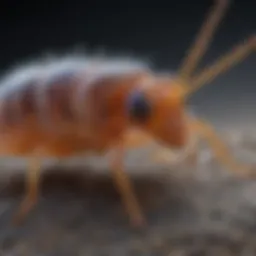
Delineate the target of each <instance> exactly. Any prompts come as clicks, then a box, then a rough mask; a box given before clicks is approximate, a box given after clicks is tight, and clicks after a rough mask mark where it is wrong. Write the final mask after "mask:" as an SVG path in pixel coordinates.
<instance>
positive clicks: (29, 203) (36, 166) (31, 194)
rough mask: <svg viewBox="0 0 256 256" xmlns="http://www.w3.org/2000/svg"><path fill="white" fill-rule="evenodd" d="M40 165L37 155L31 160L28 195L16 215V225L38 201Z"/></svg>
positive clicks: (27, 184)
mask: <svg viewBox="0 0 256 256" xmlns="http://www.w3.org/2000/svg"><path fill="white" fill-rule="evenodd" d="M40 166H41V164H40V161H39V159H38V158H36V157H35V158H32V159H31V160H30V161H29V166H28V169H27V174H26V175H27V177H26V195H25V198H24V199H23V201H22V203H21V205H20V207H19V210H18V213H16V214H15V215H14V218H13V224H14V225H19V224H20V223H21V222H22V221H23V220H24V218H25V217H26V215H27V214H28V213H29V212H30V211H31V210H32V208H33V207H34V205H35V204H36V203H37V200H38V187H39V178H40Z"/></svg>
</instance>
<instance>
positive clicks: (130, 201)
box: [111, 144, 146, 227]
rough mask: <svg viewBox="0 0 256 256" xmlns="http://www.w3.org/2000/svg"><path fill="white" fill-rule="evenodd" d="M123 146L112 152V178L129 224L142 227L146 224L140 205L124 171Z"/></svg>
mask: <svg viewBox="0 0 256 256" xmlns="http://www.w3.org/2000/svg"><path fill="white" fill-rule="evenodd" d="M124 150H125V147H124V144H121V145H119V146H117V148H116V149H115V151H114V158H113V162H112V169H111V171H112V177H113V179H114V182H115V184H116V186H117V189H118V190H119V193H120V194H121V197H122V200H123V202H124V205H125V207H126V209H127V212H128V215H129V218H130V221H131V224H132V225H133V226H134V227H142V226H144V225H145V224H146V221H145V219H144V216H143V214H142V210H141V207H140V204H139V202H138V200H137V198H136V195H135V192H134V189H133V186H132V184H131V181H130V178H129V177H128V176H127V174H126V173H125V171H124V168H123V158H124Z"/></svg>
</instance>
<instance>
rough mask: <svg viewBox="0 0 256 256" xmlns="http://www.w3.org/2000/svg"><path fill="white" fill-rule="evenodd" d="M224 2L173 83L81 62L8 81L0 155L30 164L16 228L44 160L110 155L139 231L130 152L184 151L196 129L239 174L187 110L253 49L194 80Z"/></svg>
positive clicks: (0, 98)
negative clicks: (195, 95)
mask: <svg viewBox="0 0 256 256" xmlns="http://www.w3.org/2000/svg"><path fill="white" fill-rule="evenodd" d="M225 3H226V2H225V1H219V2H218V4H217V7H216V9H214V11H213V12H212V14H211V15H210V18H209V19H208V23H206V26H205V27H204V29H202V31H201V34H200V35H199V37H198V38H199V39H198V40H197V41H196V43H195V46H196V47H195V48H194V50H193V49H192V50H191V53H190V54H188V60H185V61H184V65H183V66H182V67H181V71H180V74H178V75H177V76H175V77H171V76H166V75H162V74H155V73H154V72H153V71H152V70H151V69H150V68H148V67H147V66H144V65H141V64H139V63H136V62H126V61H111V60H108V59H104V58H103V59H100V58H99V59H88V60H86V59H82V58H77V59H64V60H62V61H61V60H59V61H55V62H45V63H41V64H34V65H32V66H31V67H27V68H25V69H24V70H20V71H16V72H13V73H11V74H10V75H9V76H7V77H6V78H5V79H4V80H3V82H2V87H1V88H0V140H1V146H0V153H1V154H2V155H15V156H28V157H30V158H31V161H30V162H29V163H30V165H31V166H30V167H29V168H28V176H27V177H28V178H27V181H28V182H27V184H28V187H27V189H28V191H27V194H26V198H25V199H24V201H23V202H22V205H21V208H20V211H19V212H18V214H17V215H16V217H15V221H16V222H19V221H21V220H22V219H23V218H24V216H25V215H26V214H27V213H28V211H29V210H30V209H31V208H32V207H33V205H34V204H35V202H36V200H37V195H38V186H39V169H40V161H41V159H42V158H43V157H47V156H55V157H59V158H61V157H67V156H71V155H75V154H78V153H80V152H88V151H94V152H97V153H104V152H106V151H108V150H111V149H112V150H113V153H114V158H113V161H112V167H111V171H112V175H113V178H114V181H115V183H116V185H117V187H118V189H119V191H120V193H121V196H122V198H123V200H124V204H125V206H126V208H127V211H128V213H129V216H130V219H131V223H132V224H134V225H137V226H138V225H142V224H143V223H145V219H144V217H143V214H142V211H141V209H140V205H139V203H138V202H137V199H136V197H135V195H134V193H133V189H132V185H131V183H130V181H129V178H128V177H127V175H126V174H125V172H124V171H123V167H122V158H123V157H124V152H125V149H127V148H128V147H136V146H137V145H142V144H144V143H146V142H149V141H151V140H157V141H159V142H160V143H162V144H163V145H165V146H167V147H169V148H174V147H176V148H184V147H186V145H187V144H188V142H189V139H190V136H191V131H192V132H195V133H198V134H200V135H203V136H204V137H205V138H206V139H208V141H209V142H210V143H211V145H212V146H213V148H214V149H215V152H216V154H217V156H218V157H220V159H221V160H222V161H224V162H225V163H226V164H228V165H229V166H230V167H232V168H233V167H234V168H235V169H237V165H236V163H235V162H234V161H233V160H232V158H230V157H229V155H228V153H227V152H226V151H225V150H223V145H222V143H221V141H219V140H218V138H217V137H216V136H215V133H214V132H213V131H212V130H211V127H210V126H209V125H208V124H206V123H205V122H203V121H200V120H197V119H192V118H191V117H190V116H189V115H188V113H187V112H186V109H185V104H186V99H187V98H188V97H189V95H190V94H191V93H192V92H193V91H195V90H196V89H198V88H199V87H200V86H202V85H204V84H205V83H207V82H209V81H211V80H212V79H213V78H214V77H216V76H217V75H218V74H220V73H221V72H223V71H224V70H226V69H227V68H229V67H230V66H232V65H233V64H234V63H235V62H237V61H238V60H240V59H242V58H243V57H245V56H246V55H248V54H249V53H250V52H251V51H252V50H255V36H252V37H250V39H249V40H248V41H246V42H245V43H243V44H241V45H239V46H238V47H237V48H236V49H235V50H234V51H233V52H232V53H230V54H228V55H226V56H224V58H222V59H221V60H220V61H218V62H217V63H216V64H214V65H212V66H210V67H209V68H206V70H203V71H202V72H200V73H199V74H198V75H197V76H194V77H191V73H192V70H193V69H194V66H195V63H196V62H198V60H199V57H200V55H202V52H203V51H204V50H205V49H206V46H207V43H208V42H209V39H210V35H211V33H210V32H211V31H213V29H214V27H215V26H216V23H217V22H218V20H219V18H220V16H221V13H222V12H223V10H224V9H225V6H226V5H225ZM137 131H142V133H137Z"/></svg>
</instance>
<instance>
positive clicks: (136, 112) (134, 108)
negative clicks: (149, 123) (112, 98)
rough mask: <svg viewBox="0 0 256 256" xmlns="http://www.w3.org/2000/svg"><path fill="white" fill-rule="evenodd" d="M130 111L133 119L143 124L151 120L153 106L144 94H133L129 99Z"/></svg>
mask: <svg viewBox="0 0 256 256" xmlns="http://www.w3.org/2000/svg"><path fill="white" fill-rule="evenodd" d="M128 111H129V115H130V117H131V118H132V119H134V120H136V121H139V122H141V121H145V120H147V119H148V118H149V116H150V112H151V106H150V103H149V101H148V99H147V98H146V97H145V96H144V95H143V93H141V92H133V93H132V94H131V95H130V96H129V98H128Z"/></svg>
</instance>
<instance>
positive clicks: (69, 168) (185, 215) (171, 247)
mask: <svg viewBox="0 0 256 256" xmlns="http://www.w3.org/2000/svg"><path fill="white" fill-rule="evenodd" d="M239 136H240V135H239ZM225 137H226V136H225ZM228 140H229V144H230V145H231V146H232V148H233V149H234V150H233V153H234V154H235V155H236V156H239V157H240V156H241V157H240V159H241V161H242V160H243V161H248V162H252V163H253V161H254V162H255V160H254V158H255V155H256V154H255V153H256V138H255V140H253V139H252V138H248V137H247V139H246V138H242V137H240V138H238V135H235V136H233V139H232V138H231V137H230V138H228ZM207 150H208V149H204V148H202V156H203V155H207V154H208V153H209V152H208V151H207ZM142 155H143V154H142V153H141V155H140V154H138V152H136V153H135V154H134V157H135V156H136V158H137V159H139V160H136V161H137V162H138V163H137V162H136V161H135V160H132V159H133V156H130V159H129V158H128V160H127V161H128V164H127V172H129V173H130V176H131V178H132V180H133V182H134V185H135V189H136V192H137V195H138V197H139V199H140V202H141V203H142V206H143V209H144V211H145V215H146V217H147V219H148V227H147V228H146V229H145V230H143V231H140V232H138V231H135V230H132V229H131V228H130V227H129V222H128V219H127V216H126V215H125V212H124V210H123V207H122V203H121V201H120V197H119V194H118V193H117V191H116V190H115V188H114V186H113V183H112V180H111V177H110V175H109V171H108V169H107V167H106V165H105V164H102V165H99V166H97V167H95V166H94V165H95V163H98V161H97V160H96V161H95V162H94V163H93V161H92V164H91V165H88V166H87V165H86V164H85V163H84V161H81V159H80V160H76V159H75V160H73V162H72V161H71V162H70V164H69V165H65V163H63V164H61V165H63V167H62V166H61V165H59V164H55V163H53V164H52V165H50V167H49V168H46V169H47V171H46V172H45V174H44V175H43V176H42V189H43V191H42V194H41V198H40V201H39V202H38V205H37V207H36V208H35V209H34V210H33V211H32V212H31V214H30V215H29V216H28V218H27V220H26V222H25V223H24V224H23V225H22V226H20V227H18V228H13V227H11V226H10V222H9V221H10V219H11V217H12V215H13V213H14V212H15V211H16V209H17V207H18V206H19V203H20V201H21V199H22V196H23V189H24V188H23V185H24V184H23V182H24V167H25V166H24V165H23V166H22V164H19V163H16V162H12V165H11V164H10V161H11V160H10V161H9V162H8V160H5V164H4V162H3V163H2V166H1V169H2V177H1V191H0V255H1V256H2V255H3V256H6V255H8V256H12V255H13V256H14V255H15V256H16V255H17V256H18V255H26V256H30V255H31V256H37V255H38V256H42V255H45V256H53V255H54V256H55V255H56V256H57V255H60V256H65V255H70V256H75V255H78V256H84V255H86V256H87V255H88V256H89V255H95V256H96V255H97V256H100V255H111V256H121V255H134V256H135V255H145V256H146V255H147V256H149V255H152V256H153V255H156V256H161V255H165V256H170V255H173V256H188V255H191V256H192V255H193V256H196V255H198V256H200V255H213V256H221V255H225V256H227V255H243V256H247V255H248V256H249V255H256V196H255V195H256V179H255V180H252V179H251V180H250V179H249V178H248V179H239V178H236V177H234V176H232V173H231V172H228V170H226V169H225V168H223V167H222V166H220V165H219V164H217V163H216V162H215V160H214V159H211V157H209V158H205V157H203V160H204V161H201V163H200V165H199V167H198V168H197V169H193V168H191V167H188V166H185V165H179V166H172V167H168V166H167V167H166V166H153V165H150V163H148V161H149V160H148V159H147V158H146V157H145V156H144V157H142V158H140V156H142ZM208 156H210V155H208ZM79 161H80V162H79ZM129 162H130V163H131V165H130V166H129ZM145 164H148V165H145ZM96 165H97V164H96ZM137 165H138V167H136V166H137ZM64 167H65V168H64ZM14 170H15V171H14ZM17 171H18V172H17Z"/></svg>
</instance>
